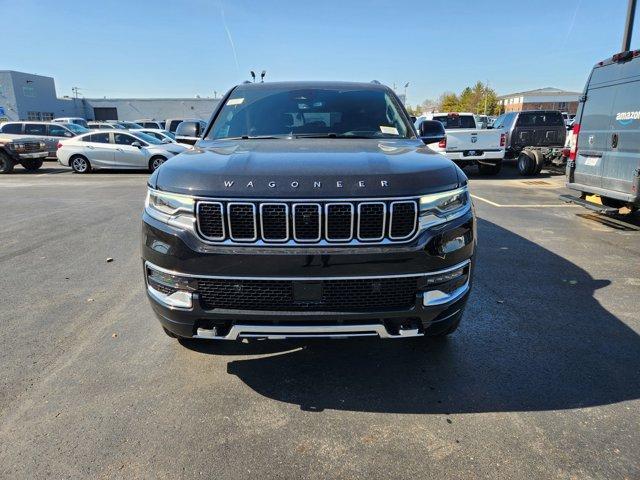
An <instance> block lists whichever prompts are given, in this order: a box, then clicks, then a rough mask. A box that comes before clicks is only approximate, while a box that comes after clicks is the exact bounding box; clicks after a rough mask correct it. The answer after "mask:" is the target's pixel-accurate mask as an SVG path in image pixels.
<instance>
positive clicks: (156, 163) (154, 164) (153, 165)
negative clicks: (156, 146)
mask: <svg viewBox="0 0 640 480" xmlns="http://www.w3.org/2000/svg"><path fill="white" fill-rule="evenodd" d="M166 161H167V159H166V158H164V157H153V158H152V159H151V160H149V170H151V171H152V172H155V171H156V170H157V169H158V168H160V165H162V164H163V163H164V162H166Z"/></svg>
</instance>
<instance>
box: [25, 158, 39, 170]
mask: <svg viewBox="0 0 640 480" xmlns="http://www.w3.org/2000/svg"><path fill="white" fill-rule="evenodd" d="M21 163H22V166H23V167H24V169H25V170H27V171H29V172H35V171H36V170H38V169H39V168H40V167H41V166H42V160H23V161H22V162H21Z"/></svg>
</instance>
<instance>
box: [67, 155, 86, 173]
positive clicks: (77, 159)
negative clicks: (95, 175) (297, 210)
mask: <svg viewBox="0 0 640 480" xmlns="http://www.w3.org/2000/svg"><path fill="white" fill-rule="evenodd" d="M69 163H70V164H71V168H72V169H73V171H74V172H76V173H89V172H90V171H91V164H90V163H89V160H87V159H86V158H85V157H83V156H82V155H76V156H74V157H71V160H70V161H69Z"/></svg>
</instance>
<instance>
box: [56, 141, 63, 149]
mask: <svg viewBox="0 0 640 480" xmlns="http://www.w3.org/2000/svg"><path fill="white" fill-rule="evenodd" d="M61 148H62V142H58V145H56V149H58V150H60V149H61Z"/></svg>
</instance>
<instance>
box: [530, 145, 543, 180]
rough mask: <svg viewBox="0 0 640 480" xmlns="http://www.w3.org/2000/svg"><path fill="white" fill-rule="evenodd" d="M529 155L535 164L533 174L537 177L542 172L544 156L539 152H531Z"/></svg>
mask: <svg viewBox="0 0 640 480" xmlns="http://www.w3.org/2000/svg"><path fill="white" fill-rule="evenodd" d="M531 154H532V155H533V159H534V160H535V162H536V169H535V171H534V172H533V173H534V174H535V175H538V174H539V173H540V172H541V171H542V167H544V155H542V152H541V151H540V150H531Z"/></svg>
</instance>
